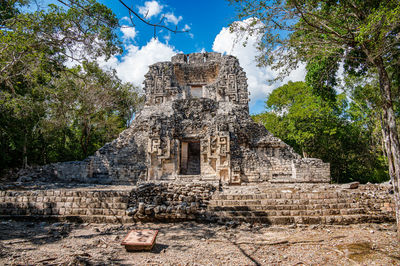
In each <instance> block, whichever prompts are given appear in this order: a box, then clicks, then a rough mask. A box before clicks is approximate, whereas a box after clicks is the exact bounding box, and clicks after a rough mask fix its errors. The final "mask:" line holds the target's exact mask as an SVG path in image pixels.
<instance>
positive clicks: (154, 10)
mask: <svg viewBox="0 0 400 266" xmlns="http://www.w3.org/2000/svg"><path fill="white" fill-rule="evenodd" d="M163 7H164V6H162V5H160V4H159V3H158V2H157V1H154V0H153V1H146V2H145V3H144V6H139V7H138V9H139V14H141V15H142V16H145V17H146V18H151V17H153V16H157V15H158V14H160V12H161V10H162V9H163Z"/></svg>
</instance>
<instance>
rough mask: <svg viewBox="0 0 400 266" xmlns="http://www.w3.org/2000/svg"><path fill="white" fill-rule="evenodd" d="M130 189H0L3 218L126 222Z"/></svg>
mask: <svg viewBox="0 0 400 266" xmlns="http://www.w3.org/2000/svg"><path fill="white" fill-rule="evenodd" d="M129 196H130V188H128V187H118V189H116V190H113V189H98V188H83V189H82V188H74V189H51V190H33V191H0V217H2V218H12V219H35V218H37V219H51V220H71V221H76V222H94V223H114V222H120V223H126V222H132V219H131V218H130V217H128V216H126V209H127V207H128V202H129Z"/></svg>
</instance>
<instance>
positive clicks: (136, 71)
mask: <svg viewBox="0 0 400 266" xmlns="http://www.w3.org/2000/svg"><path fill="white" fill-rule="evenodd" d="M176 53H178V51H176V50H175V48H174V47H172V46H170V45H168V44H164V43H162V42H160V41H159V40H157V39H151V40H150V41H149V42H148V43H147V44H146V45H145V46H142V47H138V46H135V45H128V46H127V53H126V54H125V55H124V56H123V57H122V58H121V60H120V61H118V59H117V58H115V57H113V58H111V59H110V60H109V61H108V62H104V61H100V62H99V64H100V65H101V66H102V67H105V68H107V67H112V68H114V69H116V70H117V74H118V77H119V78H120V79H121V80H122V81H125V82H132V83H133V84H134V85H135V86H139V87H141V88H142V87H143V84H142V83H143V81H144V75H145V74H146V73H147V71H148V70H149V69H148V66H150V65H152V64H154V63H157V62H162V61H170V60H171V57H172V56H173V55H175V54H176Z"/></svg>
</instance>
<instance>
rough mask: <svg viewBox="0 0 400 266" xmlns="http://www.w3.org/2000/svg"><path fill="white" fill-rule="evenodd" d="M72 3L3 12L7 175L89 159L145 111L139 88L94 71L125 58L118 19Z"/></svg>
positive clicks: (0, 157) (0, 160)
mask: <svg viewBox="0 0 400 266" xmlns="http://www.w3.org/2000/svg"><path fill="white" fill-rule="evenodd" d="M67 3H69V4H68V9H67V10H65V9H63V8H62V7H60V6H56V5H50V6H49V8H48V9H46V10H39V11H35V12H27V11H25V12H23V11H21V7H25V6H24V5H26V4H28V1H8V2H7V5H5V6H3V5H2V8H1V9H0V12H1V13H0V14H1V17H0V24H1V28H0V51H1V53H0V149H1V150H2V153H0V170H1V169H5V168H10V167H20V166H26V165H27V164H28V163H29V164H45V163H49V162H56V161H67V160H77V159H83V158H84V157H86V156H87V155H89V154H91V153H93V152H94V151H95V150H96V149H98V148H99V147H101V146H102V145H103V144H104V143H105V142H107V141H110V140H111V139H113V138H115V137H116V136H117V135H118V133H119V132H120V131H121V130H123V129H124V128H126V126H128V125H129V123H130V121H131V119H132V116H133V115H134V113H135V112H136V110H137V108H138V107H139V106H140V104H141V100H142V99H141V96H140V95H139V94H138V92H137V89H136V88H135V87H133V86H132V85H131V84H125V83H122V82H121V81H120V80H119V79H118V78H117V76H116V75H115V73H114V72H113V71H108V72H107V71H104V70H102V69H100V68H99V66H98V65H97V64H96V63H93V59H95V58H97V57H99V56H102V57H104V58H109V57H110V56H112V55H114V54H116V53H118V52H120V51H121V49H120V48H119V41H118V39H117V37H116V35H115V33H114V30H115V29H116V27H117V26H118V20H117V19H116V17H115V15H114V14H113V13H112V12H111V10H109V9H108V8H107V7H105V6H104V5H101V4H99V3H97V2H96V1H93V0H78V1H76V0H74V1H72V0H71V1H67ZM24 10H27V9H24ZM72 62H75V65H76V63H78V64H77V66H75V67H67V65H71V63H72ZM0 172H1V171H0Z"/></svg>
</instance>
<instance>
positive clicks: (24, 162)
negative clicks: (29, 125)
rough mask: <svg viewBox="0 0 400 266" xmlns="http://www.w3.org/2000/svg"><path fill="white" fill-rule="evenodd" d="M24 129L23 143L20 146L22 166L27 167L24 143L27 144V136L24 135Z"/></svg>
mask: <svg viewBox="0 0 400 266" xmlns="http://www.w3.org/2000/svg"><path fill="white" fill-rule="evenodd" d="M26 135H27V134H26V131H25V133H24V144H23V147H22V168H24V169H25V168H27V167H28V156H27V152H26V145H27V144H28V137H27V136H26Z"/></svg>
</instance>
